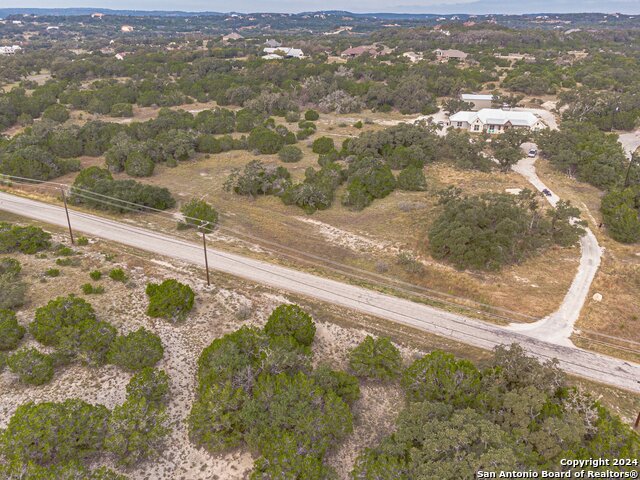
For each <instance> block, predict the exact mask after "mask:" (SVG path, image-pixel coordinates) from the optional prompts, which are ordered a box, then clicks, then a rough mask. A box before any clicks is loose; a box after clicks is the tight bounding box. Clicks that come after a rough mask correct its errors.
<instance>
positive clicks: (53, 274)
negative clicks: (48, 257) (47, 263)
mask: <svg viewBox="0 0 640 480" xmlns="http://www.w3.org/2000/svg"><path fill="white" fill-rule="evenodd" d="M44 275H45V277H51V278H55V277H59V276H60V270H58V269H57V268H49V269H48V270H46V271H45V272H44Z"/></svg>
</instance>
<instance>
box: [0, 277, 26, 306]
mask: <svg viewBox="0 0 640 480" xmlns="http://www.w3.org/2000/svg"><path fill="white" fill-rule="evenodd" d="M26 292H27V284H26V283H24V282H22V281H20V280H18V277H17V275H9V274H5V275H0V308H10V309H11V308H17V307H21V306H22V305H23V304H24V298H25V294H26Z"/></svg>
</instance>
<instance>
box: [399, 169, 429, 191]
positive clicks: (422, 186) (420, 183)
mask: <svg viewBox="0 0 640 480" xmlns="http://www.w3.org/2000/svg"><path fill="white" fill-rule="evenodd" d="M398 188H399V189H400V190H408V191H414V192H419V191H424V190H426V189H427V180H426V179H425V177H424V172H423V171H422V168H419V167H415V166H408V167H407V168H405V169H404V170H402V171H401V172H400V174H399V175H398Z"/></svg>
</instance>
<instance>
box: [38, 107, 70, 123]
mask: <svg viewBox="0 0 640 480" xmlns="http://www.w3.org/2000/svg"><path fill="white" fill-rule="evenodd" d="M42 118H43V119H45V120H53V121H54V122H57V123H64V122H66V121H67V120H69V110H67V109H66V108H65V106H64V105H60V104H59V103H54V104H53V105H49V106H48V107H47V108H46V109H45V110H44V112H42Z"/></svg>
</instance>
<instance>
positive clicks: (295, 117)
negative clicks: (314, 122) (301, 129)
mask: <svg viewBox="0 0 640 480" xmlns="http://www.w3.org/2000/svg"><path fill="white" fill-rule="evenodd" d="M284 119H285V120H286V121H287V122H289V123H295V122H297V121H299V120H300V112H295V111H291V112H287V113H286V115H285V116H284Z"/></svg>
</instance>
